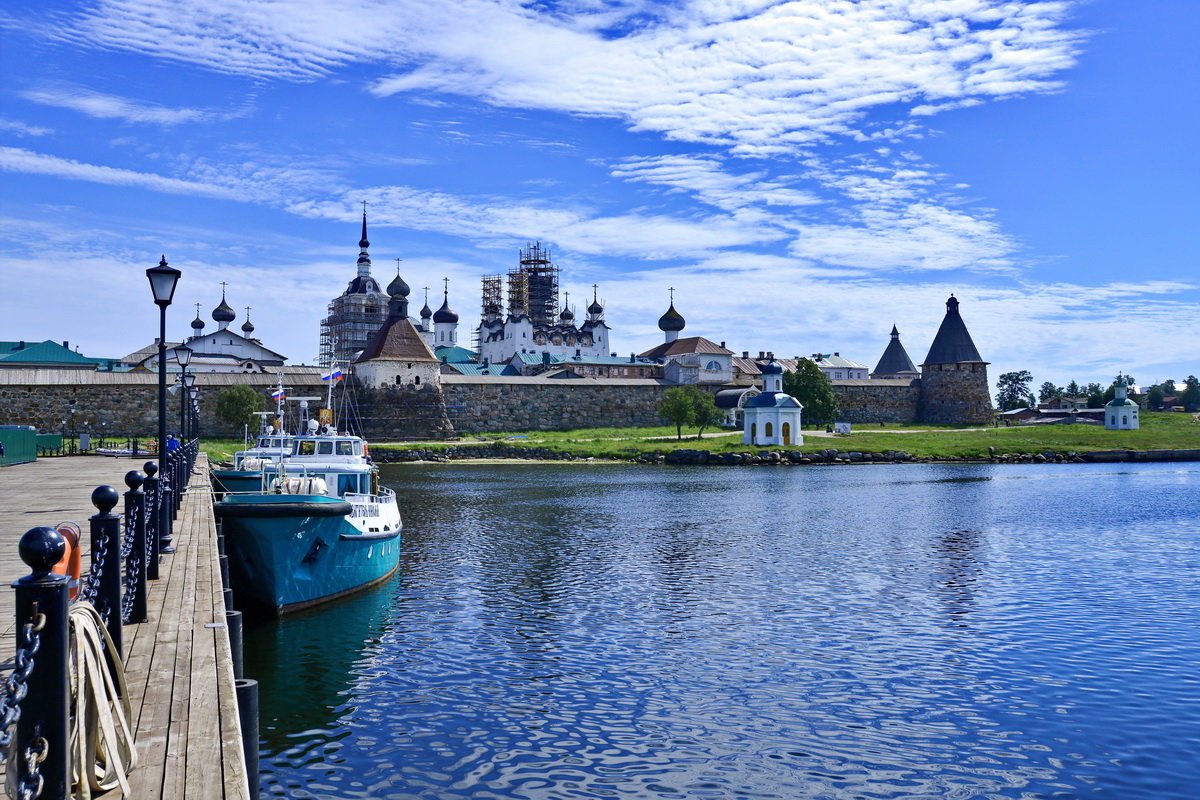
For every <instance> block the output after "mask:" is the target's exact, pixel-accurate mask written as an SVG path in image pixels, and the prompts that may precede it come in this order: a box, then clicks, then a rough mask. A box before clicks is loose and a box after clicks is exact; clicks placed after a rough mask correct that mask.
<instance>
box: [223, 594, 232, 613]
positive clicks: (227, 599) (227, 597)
mask: <svg viewBox="0 0 1200 800" xmlns="http://www.w3.org/2000/svg"><path fill="white" fill-rule="evenodd" d="M222 594H223V595H224V597H225V608H227V609H229V608H233V589H225V590H223V592H222Z"/></svg>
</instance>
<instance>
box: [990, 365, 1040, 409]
mask: <svg viewBox="0 0 1200 800" xmlns="http://www.w3.org/2000/svg"><path fill="white" fill-rule="evenodd" d="M1031 383H1033V376H1032V375H1030V374H1029V370H1027V369H1023V370H1019V371H1017V372H1006V373H1004V374H1003V375H1001V376H1000V379H999V380H998V381H996V388H997V389H998V390H999V391H997V392H996V405H998V406H1000V410H1001V411H1011V410H1013V409H1014V408H1026V407H1028V406H1031V405H1033V404H1034V399H1033V392H1031V391H1029V384H1031Z"/></svg>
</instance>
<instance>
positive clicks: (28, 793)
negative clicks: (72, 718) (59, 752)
mask: <svg viewBox="0 0 1200 800" xmlns="http://www.w3.org/2000/svg"><path fill="white" fill-rule="evenodd" d="M35 745H36V747H35ZM49 752H50V743H49V742H47V741H46V737H45V736H41V735H39V736H36V737H34V740H33V741H32V742H30V743H29V746H28V747H26V748H25V753H24V756H25V778H24V780H22V781H21V786H20V787H19V788H18V789H17V798H18V800H37V798H38V797H40V796H41V794H42V788H43V787H44V786H45V785H46V779H45V778H43V777H42V762H43V761H45V760H46V756H47V755H48V754H49Z"/></svg>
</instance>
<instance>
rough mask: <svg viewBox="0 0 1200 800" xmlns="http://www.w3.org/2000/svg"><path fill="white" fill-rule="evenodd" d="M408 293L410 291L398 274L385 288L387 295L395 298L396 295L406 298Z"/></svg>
mask: <svg viewBox="0 0 1200 800" xmlns="http://www.w3.org/2000/svg"><path fill="white" fill-rule="evenodd" d="M409 291H411V290H410V289H409V288H408V284H407V283H405V282H404V279H403V278H401V277H400V275H399V274H397V275H396V277H395V278H392V282H391V283H389V284H388V288H387V293H388V294H390V295H391V296H392V297H395V296H396V295H400V296H401V297H408V293H409Z"/></svg>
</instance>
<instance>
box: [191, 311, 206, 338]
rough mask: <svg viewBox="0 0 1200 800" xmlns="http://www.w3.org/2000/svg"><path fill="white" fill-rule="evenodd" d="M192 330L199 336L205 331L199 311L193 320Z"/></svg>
mask: <svg viewBox="0 0 1200 800" xmlns="http://www.w3.org/2000/svg"><path fill="white" fill-rule="evenodd" d="M192 330H194V331H195V332H196V335H197V336H199V335H200V331H202V330H204V320H202V319H200V312H199V311H197V312H196V318H195V319H194V320H192Z"/></svg>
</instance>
